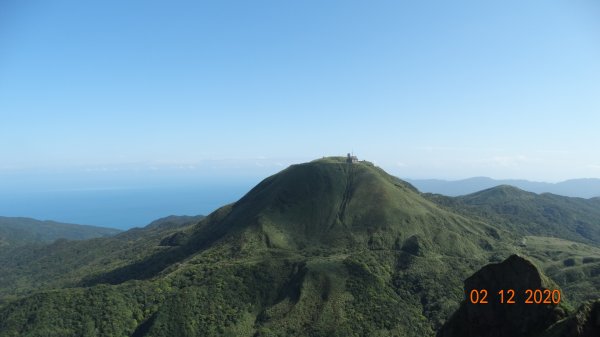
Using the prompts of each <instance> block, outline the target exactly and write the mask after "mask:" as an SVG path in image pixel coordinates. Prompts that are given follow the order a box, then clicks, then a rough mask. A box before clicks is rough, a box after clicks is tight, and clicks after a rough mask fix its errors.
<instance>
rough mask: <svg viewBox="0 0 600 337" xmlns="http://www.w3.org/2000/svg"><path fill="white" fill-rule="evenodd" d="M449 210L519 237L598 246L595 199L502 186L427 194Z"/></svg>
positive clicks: (598, 213) (599, 221) (598, 217)
mask: <svg viewBox="0 0 600 337" xmlns="http://www.w3.org/2000/svg"><path fill="white" fill-rule="evenodd" d="M428 198H429V199H430V200H432V201H434V202H436V203H439V204H442V205H445V206H447V207H449V208H450V209H451V210H453V211H456V212H459V213H462V214H467V215H470V216H479V217H482V218H484V219H486V221H489V222H493V223H495V224H497V225H499V226H502V227H504V228H506V229H508V230H510V231H512V232H513V233H516V234H519V235H538V236H553V237H558V238H563V239H567V240H572V241H579V242H584V243H590V244H595V245H600V207H599V206H600V203H599V202H598V199H597V198H595V199H582V198H571V197H563V196H559V195H554V194H548V193H544V194H535V193H531V192H525V191H523V190H520V189H518V188H516V187H512V186H507V185H502V186H498V187H494V188H490V189H487V190H483V191H481V192H477V193H473V194H469V195H466V196H462V197H455V198H450V197H444V196H441V195H428Z"/></svg>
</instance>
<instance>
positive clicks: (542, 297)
mask: <svg viewBox="0 0 600 337" xmlns="http://www.w3.org/2000/svg"><path fill="white" fill-rule="evenodd" d="M489 294H490V292H489V291H488V290H487V289H473V290H471V291H470V292H469V294H468V296H467V301H468V302H469V303H471V304H489V303H490V301H492V299H491V298H490V297H491V296H489ZM495 295H497V296H495V297H496V300H497V301H498V303H500V304H516V303H517V301H518V300H522V301H523V303H525V304H554V305H557V304H559V303H560V299H561V293H560V290H558V289H554V290H550V289H526V290H525V291H524V292H523V293H522V294H517V292H516V291H515V290H514V289H501V290H499V291H498V292H497V293H495ZM517 295H522V296H520V297H519V296H517Z"/></svg>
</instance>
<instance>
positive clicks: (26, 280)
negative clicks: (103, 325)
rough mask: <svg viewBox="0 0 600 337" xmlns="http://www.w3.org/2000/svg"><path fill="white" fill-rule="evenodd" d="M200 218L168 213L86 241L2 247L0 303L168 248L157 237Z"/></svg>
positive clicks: (162, 237)
mask: <svg viewBox="0 0 600 337" xmlns="http://www.w3.org/2000/svg"><path fill="white" fill-rule="evenodd" d="M201 218H202V217H168V218H164V219H159V220H157V221H155V222H153V223H151V224H150V225H148V226H147V227H145V228H134V229H131V230H128V231H126V232H122V233H120V234H117V235H114V236H110V237H103V238H95V239H90V240H78V241H70V240H65V239H59V240H57V241H55V242H53V243H50V244H41V243H35V244H28V245H19V246H16V247H6V249H5V250H3V251H2V252H1V253H0V271H1V272H0V303H2V302H3V301H6V300H7V298H14V297H15V296H20V295H23V294H28V293H31V292H33V291H37V290H40V289H55V288H62V287H73V286H77V285H80V284H81V283H82V282H83V281H82V280H84V279H86V278H91V277H94V275H97V274H102V273H105V272H107V271H110V270H112V269H115V268H118V267H121V266H124V265H129V264H131V263H135V262H136V261H139V260H143V259H144V258H147V257H148V256H150V255H152V254H154V253H156V252H159V251H162V250H165V249H168V247H165V244H166V243H162V244H161V242H162V241H163V240H165V237H167V238H168V237H169V236H170V235H172V234H173V233H176V232H177V231H178V230H179V229H180V228H181V227H182V226H183V227H186V226H188V227H189V226H192V225H194V224H196V223H197V221H196V220H197V219H201Z"/></svg>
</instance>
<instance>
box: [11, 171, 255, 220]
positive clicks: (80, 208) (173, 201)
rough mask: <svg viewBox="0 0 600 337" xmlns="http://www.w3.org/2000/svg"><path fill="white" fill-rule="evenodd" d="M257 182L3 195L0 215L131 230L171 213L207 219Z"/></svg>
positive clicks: (61, 190) (46, 191)
mask: <svg viewBox="0 0 600 337" xmlns="http://www.w3.org/2000/svg"><path fill="white" fill-rule="evenodd" d="M255 183H256V181H248V182H240V181H238V182H236V183H218V182H214V183H201V184H198V183H196V184H189V185H175V186H164V185H161V186H136V187H127V188H118V187H117V188H111V187H107V188H72V189H51V190H47V189H42V190H36V189H31V188H29V189H27V190H19V191H14V190H13V191H7V190H3V191H0V215H1V216H22V217H29V218H35V219H39V220H54V221H59V222H67V223H75V224H84V225H95V226H103V227H113V228H119V229H128V228H132V227H143V226H145V225H147V224H148V223H150V222H152V221H153V220H156V219H158V218H161V217H165V216H168V215H199V214H202V215H208V214H209V213H210V212H212V211H214V210H215V209H217V208H218V207H220V206H223V205H225V204H228V203H231V202H234V201H236V200H238V199H239V198H240V197H242V196H243V195H244V194H245V193H247V192H248V191H249V190H250V188H252V187H253V186H254V184H255Z"/></svg>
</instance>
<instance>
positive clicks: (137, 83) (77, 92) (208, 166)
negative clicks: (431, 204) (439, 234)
mask: <svg viewBox="0 0 600 337" xmlns="http://www.w3.org/2000/svg"><path fill="white" fill-rule="evenodd" d="M599 18H600V6H599V5H598V4H597V3H594V1H591V0H588V1H586V0H581V1H512V0H511V1H494V2H492V1H451V2H450V1H368V2H367V1H112V0H106V1H60V0H57V1H27V2H25V1H16V0H14V1H12V0H5V1H2V2H0V158H1V159H0V174H2V175H4V177H5V179H7V178H6V177H9V176H10V175H18V174H20V173H22V172H28V173H27V174H30V175H31V174H34V175H35V174H38V173H40V174H41V173H44V174H51V172H55V171H61V172H63V171H64V172H67V171H69V172H70V171H80V172H87V173H86V174H88V175H90V174H92V173H90V172H106V171H115V170H133V171H136V172H152V171H155V170H164V172H168V174H174V175H177V174H178V173H177V172H180V171H179V170H185V171H186V172H189V171H192V172H196V173H197V175H211V174H212V175H214V174H216V173H219V174H220V176H223V177H226V176H242V175H255V176H262V175H266V174H270V173H273V172H276V171H278V170H280V169H281V168H282V167H285V166H286V165H289V164H291V163H296V162H303V161H307V160H311V159H314V158H318V157H321V156H324V155H343V154H345V153H346V152H348V151H351V150H353V151H354V152H355V153H356V154H357V155H358V156H359V157H360V158H364V159H367V160H370V161H373V162H375V163H376V164H377V165H379V166H381V167H383V168H384V169H386V170H388V171H389V172H391V173H393V174H396V175H399V176H401V177H408V178H445V179H458V178H465V177H470V176H491V177H494V178H525V179H531V180H545V181H558V180H562V179H568V178H580V177H597V178H600V156H598V148H600V132H598V126H599V125H600V80H599V79H600V41H599V40H600V20H599ZM31 172H34V173H31ZM48 172H50V173H48ZM173 172H174V173H173ZM165 174H167V173H165ZM186 174H188V173H186ZM92 175H93V174H92ZM40 176H44V175H43V174H42V175H40ZM184 176H185V175H184Z"/></svg>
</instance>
